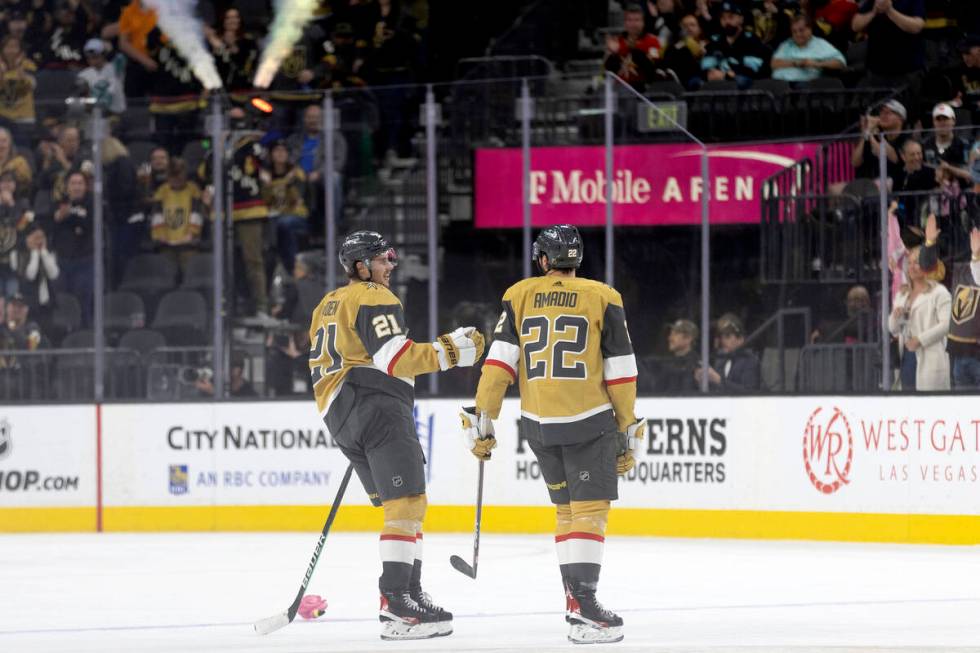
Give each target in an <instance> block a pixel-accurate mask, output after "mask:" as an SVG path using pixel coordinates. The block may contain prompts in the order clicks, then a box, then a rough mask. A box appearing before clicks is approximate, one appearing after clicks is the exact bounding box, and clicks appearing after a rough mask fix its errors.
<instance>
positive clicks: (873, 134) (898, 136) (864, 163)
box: [851, 100, 908, 179]
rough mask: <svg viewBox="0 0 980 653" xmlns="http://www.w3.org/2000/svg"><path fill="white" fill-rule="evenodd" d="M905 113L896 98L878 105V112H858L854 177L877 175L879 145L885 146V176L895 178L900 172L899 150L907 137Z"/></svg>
mask: <svg viewBox="0 0 980 653" xmlns="http://www.w3.org/2000/svg"><path fill="white" fill-rule="evenodd" d="M907 117H908V114H907V113H906V111H905V105H903V104H902V103H901V102H899V101H898V100H888V101H887V102H885V103H884V104H883V105H881V108H880V109H879V110H878V115H877V116H871V115H864V116H861V139H860V140H858V141H856V142H855V143H854V148H853V149H852V150H851V165H853V166H854V168H855V171H854V176H855V177H858V178H864V179H877V178H878V152H879V148H881V147H884V148H885V158H886V159H887V161H888V163H887V174H888V176H889V177H891V178H892V179H894V178H895V177H896V176H897V175H898V174H899V173H900V172H901V167H902V163H901V160H900V158H899V156H898V153H899V151H900V150H901V149H902V145H903V144H904V143H905V139H906V138H908V136H907V135H906V134H905V133H903V132H902V127H903V126H904V124H905V120H906V118H907Z"/></svg>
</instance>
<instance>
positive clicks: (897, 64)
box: [851, 0, 926, 87]
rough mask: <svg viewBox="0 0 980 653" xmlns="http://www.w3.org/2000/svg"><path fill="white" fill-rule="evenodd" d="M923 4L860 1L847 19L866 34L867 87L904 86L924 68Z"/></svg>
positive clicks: (920, 1) (900, 0)
mask: <svg viewBox="0 0 980 653" xmlns="http://www.w3.org/2000/svg"><path fill="white" fill-rule="evenodd" d="M925 17H926V9H925V0H863V2H861V4H860V6H859V8H858V11H857V13H856V14H855V15H854V18H852V19H851V28H852V29H853V30H854V32H855V33H856V34H860V33H862V32H867V34H868V58H867V63H866V65H867V69H868V75H867V77H865V79H864V82H863V83H864V84H866V85H868V86H894V87H897V86H904V85H906V84H908V83H909V82H910V81H911V80H910V75H914V74H916V73H918V72H919V71H921V70H922V69H923V68H924V67H925V39H924V38H923V37H922V34H921V32H922V28H923V27H924V26H925Z"/></svg>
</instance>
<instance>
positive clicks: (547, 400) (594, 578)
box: [462, 225, 645, 643]
mask: <svg viewBox="0 0 980 653" xmlns="http://www.w3.org/2000/svg"><path fill="white" fill-rule="evenodd" d="M532 255H533V257H534V260H535V261H536V263H537V264H538V266H539V267H540V269H541V271H542V272H543V273H544V276H540V277H533V278H530V279H524V280H523V281H520V282H518V283H516V284H514V285H513V286H511V287H510V288H508V289H507V292H505V293H504V297H503V312H502V313H501V315H500V320H499V322H498V323H497V327H496V329H495V330H494V336H493V343H492V344H491V346H490V351H489V352H488V354H487V360H486V362H484V364H483V370H482V373H481V376H480V384H479V387H478V388H477V392H476V405H475V407H474V408H464V409H463V413H462V419H463V434H464V439H465V443H466V446H467V448H468V449H470V451H472V452H473V454H474V455H475V456H477V457H478V458H481V459H483V460H486V459H488V458H489V457H490V450H491V449H492V448H493V447H494V446H496V440H495V439H494V437H493V422H492V421H491V420H493V419H496V418H497V416H498V415H499V413H500V407H501V403H502V402H503V398H504V393H505V392H506V391H507V387H508V386H510V385H511V384H512V383H517V384H518V386H519V388H520V394H521V421H520V429H521V432H522V435H523V436H524V438H526V439H527V441H528V444H529V445H530V446H531V449H532V451H534V455H535V457H536V458H537V460H538V464H539V465H540V467H541V473H542V476H543V477H544V480H545V483H546V484H547V486H548V492H549V494H550V496H551V501H552V503H554V504H555V505H556V509H557V526H556V532H555V544H556V547H557V549H558V564H559V568H560V570H561V576H562V581H563V583H564V585H565V598H566V603H565V605H566V621H568V622H569V635H568V638H569V639H570V640H571V641H573V642H576V643H592V642H618V641H620V640H621V639H622V638H623V633H622V625H623V620H622V619H621V618H620V617H619V616H618V615H616V614H615V613H613V612H611V611H609V610H606V609H605V608H603V607H602V605H601V604H600V603H599V602H598V601H597V600H596V596H595V593H596V585H597V583H598V581H599V569H600V566H601V564H602V548H603V543H604V542H605V530H606V520H607V517H608V514H609V506H610V502H611V501H612V500H614V499H617V498H618V492H617V487H616V486H617V473H618V474H624V473H626V472H627V471H629V470H630V469H632V467H633V465H634V461H633V451H634V449H635V447H636V444H637V442H638V441H639V439H641V438H642V437H643V435H644V432H645V422H644V421H643V420H640V419H637V418H636V416H635V415H634V413H633V408H634V403H635V401H636V360H635V359H634V357H633V346H632V344H631V343H630V339H629V334H628V333H627V330H626V317H625V313H624V311H623V300H622V298H621V296H620V294H619V293H618V292H616V291H615V290H614V289H613V288H610V287H609V286H607V285H605V284H602V283H599V282H597V281H592V280H590V279H584V278H581V277H577V276H576V269H577V268H578V266H579V265H580V264H581V262H582V240H581V237H580V236H579V233H578V229H576V228H575V227H573V226H571V225H557V226H554V227H549V228H547V229H545V230H544V231H542V232H541V233H540V234H539V235H538V237H537V239H536V240H535V242H534V249H533V252H532Z"/></svg>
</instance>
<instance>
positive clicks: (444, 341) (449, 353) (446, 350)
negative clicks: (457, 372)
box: [432, 335, 459, 372]
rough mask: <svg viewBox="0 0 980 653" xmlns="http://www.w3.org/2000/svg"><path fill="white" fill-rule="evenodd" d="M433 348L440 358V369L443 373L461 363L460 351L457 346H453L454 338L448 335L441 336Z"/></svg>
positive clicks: (433, 344)
mask: <svg viewBox="0 0 980 653" xmlns="http://www.w3.org/2000/svg"><path fill="white" fill-rule="evenodd" d="M432 346H433V347H434V348H435V350H436V355H437V356H438V357H439V369H440V370H442V371H443V372H445V371H446V370H448V369H449V368H450V367H455V366H456V365H457V364H458V363H459V350H458V349H456V345H454V344H453V340H452V338H450V337H449V336H448V335H441V336H439V337H438V338H436V340H435V342H433V343H432Z"/></svg>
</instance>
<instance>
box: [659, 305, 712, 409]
mask: <svg viewBox="0 0 980 653" xmlns="http://www.w3.org/2000/svg"><path fill="white" fill-rule="evenodd" d="M697 339H698V327H697V325H696V324H694V322H691V321H690V320H677V321H676V322H674V323H673V324H671V325H670V333H668V335H667V348H668V349H669V350H670V358H669V359H667V360H666V361H664V363H663V366H662V368H661V370H660V377H661V378H660V382H659V383H658V384H657V385H658V388H657V389H658V391H660V392H662V393H664V394H685V393H691V392H697V391H698V385H697V383H695V381H694V371H695V370H696V369H697V368H698V367H699V365H698V362H699V361H700V360H701V358H700V356H699V355H698V352H697V350H695V349H694V346H695V343H696V342H697Z"/></svg>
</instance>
